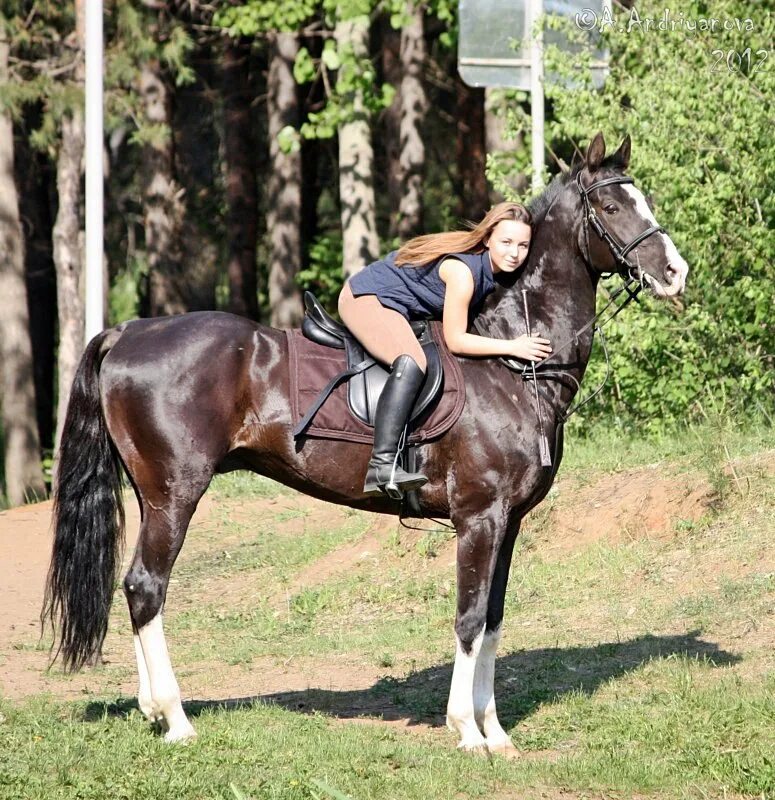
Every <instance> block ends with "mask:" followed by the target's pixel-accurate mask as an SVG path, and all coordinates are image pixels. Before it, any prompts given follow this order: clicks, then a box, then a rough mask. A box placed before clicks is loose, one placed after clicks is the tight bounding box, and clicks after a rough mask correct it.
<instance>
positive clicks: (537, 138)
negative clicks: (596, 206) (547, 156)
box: [526, 0, 544, 191]
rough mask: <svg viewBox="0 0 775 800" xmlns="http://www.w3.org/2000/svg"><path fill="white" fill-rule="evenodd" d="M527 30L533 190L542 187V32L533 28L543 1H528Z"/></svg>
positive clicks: (539, 15)
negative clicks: (535, 31) (528, 40)
mask: <svg viewBox="0 0 775 800" xmlns="http://www.w3.org/2000/svg"><path fill="white" fill-rule="evenodd" d="M526 10H527V12H528V13H527V15H526V16H527V23H528V24H527V30H528V34H529V35H530V117H531V122H532V137H531V154H532V165H533V190H534V191H535V190H538V189H540V188H541V187H542V186H543V172H544V58H543V44H544V37H543V32H542V31H538V32H537V33H536V35H535V36H534V35H533V34H534V28H535V26H536V23H537V22H538V19H539V18H540V17H541V15H542V14H543V0H528V4H527V6H526Z"/></svg>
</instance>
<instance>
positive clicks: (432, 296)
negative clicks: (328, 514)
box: [339, 203, 551, 495]
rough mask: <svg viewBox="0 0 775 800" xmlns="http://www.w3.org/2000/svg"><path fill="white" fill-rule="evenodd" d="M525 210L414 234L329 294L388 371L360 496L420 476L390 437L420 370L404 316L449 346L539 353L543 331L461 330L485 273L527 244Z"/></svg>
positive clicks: (405, 412)
mask: <svg viewBox="0 0 775 800" xmlns="http://www.w3.org/2000/svg"><path fill="white" fill-rule="evenodd" d="M531 223H532V219H531V216H530V212H529V211H528V210H527V209H526V208H524V207H523V206H521V205H519V204H518V203H500V204H498V205H496V206H494V207H493V208H492V209H490V211H489V212H488V213H487V214H486V216H485V217H484V219H483V220H482V221H481V222H480V223H479V224H478V225H477V226H476V227H475V228H473V229H472V230H470V231H450V232H447V233H432V234H428V235H426V236H418V237H417V238H415V239H412V240H410V241H408V242H407V243H406V244H404V245H403V246H402V247H401V249H400V250H397V251H393V252H392V253H388V255H387V256H385V258H384V259H382V260H381V261H375V262H374V263H373V264H369V266H368V267H365V268H364V269H363V270H361V271H360V272H358V273H356V274H355V275H353V276H352V277H351V278H350V279H349V280H348V281H347V282H346V283H345V285H344V288H343V289H342V292H341V294H340V295H339V315H340V316H341V318H342V321H343V322H344V323H345V325H347V327H348V328H349V329H350V331H351V332H352V334H353V335H354V336H355V337H356V338H357V339H358V341H360V343H361V344H362V345H363V346H364V347H365V348H366V350H368V352H369V353H370V354H371V355H372V356H373V357H374V358H376V359H378V360H379V361H382V362H384V363H385V364H388V365H390V367H391V373H390V375H389V377H388V380H387V383H386V384H385V388H384V390H383V392H382V395H381V396H380V399H379V403H378V404H377V418H376V420H375V427H374V451H373V453H372V457H371V460H370V461H369V468H368V472H367V473H366V482H365V485H364V487H363V491H364V493H365V494H367V495H375V494H379V493H380V491H386V490H388V489H389V490H390V493H391V495H394V494H395V493H396V489H398V490H399V491H400V492H405V491H408V490H410V489H416V488H418V487H420V486H422V485H423V484H424V483H425V482H426V481H427V478H426V477H425V476H424V475H421V474H418V473H408V472H405V471H404V470H403V469H402V468H401V465H400V464H399V463H398V457H399V448H398V444H399V439H400V437H401V433H402V432H403V430H404V428H405V426H406V424H407V420H408V418H409V414H410V412H411V410H412V406H413V405H414V400H415V398H416V396H417V393H418V392H419V390H420V387H421V385H422V382H423V380H424V378H425V369H426V359H425V354H424V353H423V350H422V348H421V347H420V345H419V343H418V342H417V339H416V337H415V335H414V333H413V332H412V329H411V327H410V325H409V322H408V320H410V319H441V320H442V325H443V329H444V339H445V341H446V343H447V347H449V349H450V351H451V352H452V353H455V354H456V355H465V356H515V357H517V358H521V359H524V360H527V361H540V360H541V359H542V358H546V356H548V355H549V353H550V352H551V347H550V344H549V341H548V340H547V339H543V338H541V337H540V336H520V337H518V338H517V339H492V338H490V337H487V336H477V335H476V334H472V333H468V332H467V331H468V325H469V318H470V313H471V310H472V309H475V308H476V307H477V306H478V305H479V304H480V303H481V301H482V300H483V299H484V298H485V297H486V296H487V295H488V294H489V293H490V292H492V291H493V290H494V288H495V281H494V278H493V276H494V275H497V274H498V273H499V272H514V271H516V270H517V269H519V267H520V266H521V265H522V264H523V263H524V261H525V259H526V258H527V253H528V248H529V246H530V234H531V229H530V225H531Z"/></svg>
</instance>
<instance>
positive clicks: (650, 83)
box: [512, 1, 775, 430]
mask: <svg viewBox="0 0 775 800" xmlns="http://www.w3.org/2000/svg"><path fill="white" fill-rule="evenodd" d="M681 11H682V16H683V18H684V19H686V20H700V19H706V18H708V17H709V16H710V13H711V12H708V11H707V10H706V4H705V3H701V2H696V1H695V2H690V3H689V4H688V5H687V6H685V7H682V9H681ZM665 13H666V12H665V10H664V6H662V5H659V4H657V3H655V2H647V3H643V4H638V10H637V12H630V11H627V10H623V9H618V10H617V11H616V13H615V14H614V17H613V19H614V21H615V24H614V25H611V26H609V25H603V26H602V27H603V31H602V33H603V37H604V40H605V42H606V44H607V46H608V48H609V49H610V53H611V58H610V74H609V75H608V78H607V80H606V83H605V86H604V88H603V89H602V90H600V91H597V90H595V89H594V88H593V87H592V85H591V81H590V75H589V69H588V67H589V62H590V58H591V53H590V52H589V51H588V50H587V51H584V50H580V52H579V54H578V55H576V56H575V57H569V56H564V55H562V54H560V53H558V52H557V51H556V50H554V51H553V50H552V48H548V49H547V69H548V70H550V71H554V72H556V73H557V74H558V75H561V76H564V77H565V78H566V79H567V80H568V81H571V85H570V87H568V88H565V87H563V86H561V85H559V84H553V85H551V84H550V85H548V86H547V94H548V96H549V98H550V99H551V101H552V104H553V119H551V120H549V121H548V124H547V140H548V141H549V143H550V145H551V147H552V148H553V149H554V150H555V151H558V152H560V151H561V152H569V149H570V145H571V143H572V144H575V145H578V146H579V147H580V148H581V149H582V151H583V148H584V147H585V146H586V142H587V141H588V140H589V139H590V138H591V136H592V135H593V134H594V133H595V132H596V131H597V130H602V131H604V133H605V134H606V139H607V143H608V147H609V150H611V149H613V148H615V147H616V146H618V144H619V142H620V141H621V139H622V138H623V136H624V134H625V133H629V134H630V135H631V136H632V139H633V157H632V163H631V167H630V173H631V174H632V175H633V176H634V177H635V179H636V183H637V185H638V186H639V187H640V188H641V189H643V191H644V192H645V193H646V194H647V195H651V197H652V198H653V201H654V204H655V213H656V216H657V219H658V220H659V222H660V223H661V224H663V225H664V226H665V227H666V228H668V230H669V231H670V235H671V237H672V239H673V241H674V242H675V243H676V246H677V247H678V249H679V251H680V252H681V253H682V254H683V255H684V257H685V258H686V260H687V262H688V263H689V267H690V273H689V278H688V282H687V290H686V296H685V307H684V308H679V307H678V306H677V305H669V304H664V303H658V302H655V301H646V302H644V303H643V306H644V308H642V309H641V310H640V311H639V312H638V311H637V310H636V309H633V310H632V311H629V313H627V314H626V315H622V316H621V317H619V318H618V319H617V321H616V323H615V324H614V325H612V326H611V332H610V334H609V338H610V344H609V349H610V351H611V356H612V366H613V369H614V373H615V387H614V391H613V392H609V393H608V394H607V395H606V396H605V397H604V398H603V400H601V401H600V402H598V403H597V404H596V405H595V407H594V408H592V409H591V410H590V411H588V412H586V410H585V413H586V417H587V419H589V418H591V417H600V416H603V415H606V416H608V415H613V417H614V419H615V420H616V421H617V423H618V424H620V425H625V424H629V423H631V422H632V421H633V420H637V421H638V423H639V424H643V425H645V426H646V427H647V428H649V429H653V430H656V429H657V428H659V427H660V426H662V425H664V424H665V421H666V420H680V419H684V418H686V417H687V416H693V415H697V414H698V413H699V409H700V407H701V404H702V403H703V402H705V401H706V400H707V399H708V398H711V397H718V396H719V394H720V393H721V392H722V391H723V392H725V396H726V397H727V398H734V405H735V410H736V411H738V412H741V413H746V412H749V411H750V410H751V409H755V408H756V407H757V406H759V405H760V404H763V405H766V406H767V407H768V408H772V400H773V388H774V387H773V353H775V328H773V326H772V324H771V318H772V307H773V301H775V294H774V293H773V285H775V283H774V278H775V272H774V271H773V266H772V265H773V260H774V259H775V236H774V235H773V229H775V194H773V186H775V162H774V161H773V159H772V157H771V155H772V147H773V134H772V130H773V119H772V110H771V104H770V103H769V102H768V98H772V97H773V95H774V93H775V68H773V67H774V66H775V65H773V64H772V63H771V60H772V53H771V52H769V51H768V48H769V47H770V43H771V41H772V36H773V32H775V22H773V19H772V17H771V16H769V15H767V14H765V13H764V11H763V10H761V11H760V10H759V9H758V8H756V7H754V6H752V5H751V4H750V3H742V2H724V3H718V4H714V6H713V11H712V15H713V17H714V18H717V19H718V20H719V21H720V22H719V24H718V25H717V27H716V30H715V31H700V30H697V31H695V32H691V33H687V31H686V30H683V29H681V28H678V29H676V30H670V29H667V30H659V29H656V28H654V27H652V28H651V29H649V30H646V29H645V22H644V20H646V18H651V19H653V20H656V21H657V22H658V21H659V20H660V19H662V18H663V17H664V14H665ZM747 18H750V19H751V23H750V24H748V23H746V22H745V20H746V19H747ZM725 20H732V21H733V22H732V24H730V25H725V24H724V21H725ZM734 20H740V21H741V27H742V29H738V26H737V24H736V23H735V22H734ZM654 24H655V25H656V24H657V23H654ZM751 25H752V26H753V30H746V28H750V27H751ZM554 26H555V27H556V26H557V23H554ZM566 27H567V28H568V29H569V32H568V35H569V36H570V37H573V35H574V32H573V30H572V27H573V26H572V24H569V25H567V26H566ZM575 33H576V38H577V39H578V38H579V37H578V33H579V32H578V31H576V32H575ZM749 48H750V49H749ZM762 52H765V53H766V52H769V55H768V56H767V59H768V60H764V61H762ZM757 53H759V55H757ZM730 54H731V55H730ZM728 61H729V63H728ZM730 64H731V66H730ZM512 124H513V126H514V127H515V128H521V129H522V130H524V131H525V133H526V134H528V135H529V126H526V125H525V121H524V120H520V119H519V117H518V115H515V116H514V117H513V118H512ZM603 294H604V291H603ZM603 369H604V366H603V364H602V363H601V360H600V359H597V361H596V362H594V363H593V364H592V366H591V369H590V373H589V376H588V378H587V382H588V384H592V382H593V381H595V380H597V379H599V378H600V377H601V376H602V372H603Z"/></svg>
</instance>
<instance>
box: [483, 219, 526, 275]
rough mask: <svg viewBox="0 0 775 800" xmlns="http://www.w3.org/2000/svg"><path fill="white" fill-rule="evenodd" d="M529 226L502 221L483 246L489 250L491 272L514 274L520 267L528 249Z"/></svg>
mask: <svg viewBox="0 0 775 800" xmlns="http://www.w3.org/2000/svg"><path fill="white" fill-rule="evenodd" d="M530 234H531V230H530V226H529V225H526V224H525V223H524V222H516V221H515V220H513V219H502V220H501V221H500V222H499V223H498V224H497V225H496V226H495V227H494V228H493V229H492V233H491V234H490V238H489V239H488V240H486V241H485V245H486V246H487V247H489V249H490V262H491V263H492V271H493V272H514V271H515V270H517V269H519V267H521V266H522V264H523V263H524V261H525V259H526V258H527V251H528V249H529V248H530Z"/></svg>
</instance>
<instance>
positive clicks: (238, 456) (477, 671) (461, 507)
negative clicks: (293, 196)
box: [42, 134, 688, 754]
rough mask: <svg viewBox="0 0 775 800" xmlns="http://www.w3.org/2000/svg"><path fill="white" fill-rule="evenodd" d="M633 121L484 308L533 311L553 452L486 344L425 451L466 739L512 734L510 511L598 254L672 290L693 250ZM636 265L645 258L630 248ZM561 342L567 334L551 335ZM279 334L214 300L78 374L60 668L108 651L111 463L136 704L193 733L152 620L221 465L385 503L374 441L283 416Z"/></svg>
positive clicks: (157, 324) (591, 162)
mask: <svg viewBox="0 0 775 800" xmlns="http://www.w3.org/2000/svg"><path fill="white" fill-rule="evenodd" d="M629 157H630V141H629V137H627V138H625V140H624V142H623V143H622V145H621V146H620V147H619V149H618V150H617V151H616V152H615V153H614V154H612V155H611V156H609V157H608V158H605V142H604V141H603V137H602V135H601V134H598V135H597V136H596V137H595V139H594V140H593V141H592V143H591V144H590V145H589V148H588V150H587V154H586V159H585V160H584V162H583V163H580V164H577V165H576V166H575V167H574V168H573V169H572V170H571V172H570V174H568V175H565V176H563V177H561V178H557V179H555V181H554V182H553V183H552V184H551V185H550V186H549V187H548V188H547V190H546V191H545V192H544V194H543V195H542V196H541V197H539V198H538V200H537V201H536V202H535V203H534V204H533V211H534V216H535V220H536V224H535V230H534V236H533V242H532V247H531V250H530V256H529V260H528V262H527V264H526V266H525V267H524V269H523V270H522V273H521V275H519V276H518V277H516V279H514V277H513V276H512V278H511V280H510V281H509V280H508V279H503V278H502V276H498V280H499V285H498V287H497V290H496V291H495V292H494V293H493V294H491V295H490V296H489V297H488V298H487V300H486V301H485V304H484V306H483V309H482V311H481V313H480V315H479V317H478V324H479V325H480V329H481V330H484V331H486V332H487V333H489V335H492V336H498V337H508V338H514V337H516V336H518V335H521V334H522V333H524V331H525V320H524V314H523V311H522V308H523V306H522V290H527V292H528V296H529V298H530V316H531V324H532V329H533V330H534V331H536V332H540V333H541V334H542V335H544V336H546V337H548V338H549V339H551V341H552V343H553V345H554V346H555V358H554V362H553V368H554V369H555V370H560V371H561V372H562V374H563V375H565V376H568V377H569V380H562V379H560V380H546V381H542V387H541V388H542V391H543V396H544V402H545V407H546V409H547V411H548V412H549V413H547V418H546V430H545V434H546V436H547V438H548V441H549V447H550V449H551V451H552V452H553V453H554V463H553V467H552V468H547V467H542V466H541V464H540V459H539V446H538V423H537V415H536V407H535V406H534V404H533V401H532V387H531V386H530V385H529V384H528V383H526V382H525V381H523V380H522V379H521V378H519V377H518V376H516V375H515V374H513V373H512V372H511V371H509V370H508V369H507V368H506V366H504V365H503V364H502V363H500V362H499V361H498V360H497V359H489V358H461V359H460V363H461V368H462V371H463V375H464V377H465V384H466V404H465V408H464V410H463V414H462V416H461V417H460V419H459V421H458V422H457V423H456V425H455V426H453V428H452V429H450V430H449V431H448V432H447V433H446V434H445V435H444V436H442V437H441V438H440V439H438V440H436V441H433V442H431V443H427V444H423V445H421V446H420V447H419V450H418V464H417V467H418V471H420V472H423V473H424V474H425V475H427V476H428V479H429V480H428V483H427V484H426V485H425V486H424V487H422V489H421V492H420V502H421V505H422V509H423V511H424V512H425V513H426V514H427V515H428V516H434V515H435V516H440V517H445V518H448V519H450V520H451V521H452V523H453V524H454V526H455V528H456V531H457V614H456V619H455V635H456V645H457V647H456V657H455V666H454V672H453V676H452V685H451V689H450V696H449V703H448V706H447V721H448V724H449V725H450V727H452V728H453V729H455V730H457V731H458V732H459V734H460V737H461V741H460V746H461V747H463V748H465V749H482V750H485V749H489V750H490V751H495V752H502V753H505V754H508V753H509V752H513V751H514V747H513V745H512V743H511V740H510V738H509V736H508V735H507V734H506V732H505V731H504V730H503V728H502V727H501V725H500V723H499V722H498V717H497V713H496V709H495V697H494V691H493V679H494V670H495V653H496V649H497V645H498V640H499V638H500V632H501V621H502V619H503V604H504V596H505V590H506V582H507V580H508V573H509V566H510V563H511V555H512V550H513V547H514V541H515V539H516V536H517V532H518V531H519V526H520V521H521V519H522V518H523V516H524V515H525V514H526V513H527V511H528V510H529V509H531V508H532V507H533V506H535V505H536V503H538V502H540V500H541V499H543V497H544V496H545V495H546V493H547V492H548V490H549V488H550V486H551V484H552V481H553V479H554V475H555V472H556V469H557V466H558V464H559V461H560V458H561V454H562V426H561V424H559V423H558V422H557V420H558V419H560V418H561V414H562V412H563V411H564V410H565V409H567V408H568V406H569V404H570V403H571V401H572V399H573V397H574V394H575V392H576V386H577V384H576V383H575V381H581V379H582V377H583V374H584V370H585V367H586V364H587V360H588V358H589V355H590V350H591V347H592V338H593V331H592V328H591V326H589V325H587V323H588V322H589V321H590V320H591V318H592V317H593V316H594V314H595V293H596V287H597V283H598V280H599V277H600V274H601V273H605V272H610V271H616V272H625V273H627V272H629V273H630V275H632V270H636V271H637V276H638V278H639V279H640V280H641V282H642V283H643V284H645V285H648V286H650V288H651V289H652V291H653V292H654V293H655V294H657V295H659V296H662V297H669V296H674V295H677V294H679V293H680V292H682V291H683V288H684V284H685V280H686V275H687V272H688V267H687V265H686V262H685V261H684V260H683V259H682V258H681V256H680V255H679V254H678V252H677V250H676V248H675V246H674V245H673V243H672V241H671V240H670V238H669V237H668V236H667V234H666V233H665V232H664V231H663V230H662V229H661V228H659V226H657V224H656V222H655V220H654V217H653V216H652V214H651V212H650V210H649V208H648V206H647V204H646V202H645V199H644V197H643V195H642V194H641V193H640V192H639V191H638V190H637V189H635V188H634V186H633V185H632V181H631V179H629V178H626V177H625V176H624V175H623V172H624V170H625V169H626V167H627V164H628V162H629ZM635 265H637V266H635ZM558 348H559V350H558ZM294 422H295V421H294V420H293V419H291V416H290V403H289V376H288V357H287V352H286V338H285V334H284V333H283V332H281V331H278V330H273V329H271V328H267V327H264V326H261V325H258V324H255V323H253V322H251V321H249V320H247V319H242V318H240V317H236V316H232V315H230V314H224V313H218V312H201V313H192V314H184V315H181V316H177V317H168V318H161V319H144V320H135V321H133V322H129V323H125V324H122V325H119V326H117V327H115V328H112V329H110V330H106V331H104V332H102V333H100V334H99V335H98V336H96V337H95V338H94V339H93V340H92V341H91V343H90V344H89V345H88V347H87V348H86V351H85V353H84V355H83V358H82V360H81V363H80V366H79V368H78V372H77V375H76V378H75V381H74V385H73V389H72V394H71V397H70V404H69V408H68V411H67V419H66V423H65V428H64V436H63V441H62V449H61V454H60V466H59V474H58V482H57V487H56V495H55V512H54V513H55V527H56V530H55V539H54V547H53V555H52V562H51V568H50V572H49V577H48V583H47V590H46V599H45V603H44V609H43V614H42V618H43V619H44V620H48V621H51V622H52V623H53V624H55V625H57V624H58V631H59V645H58V647H59V649H58V653H59V654H61V655H62V657H63V660H64V664H65V667H66V668H69V669H78V668H80V667H81V666H83V665H84V664H86V663H89V662H92V661H93V660H95V658H97V657H98V656H99V654H100V652H101V647H102V643H103V640H104V637H105V633H106V630H107V620H108V613H109V610H110V605H111V599H112V595H113V588H114V583H115V580H116V578H117V575H116V571H117V569H118V564H119V555H118V554H119V552H120V546H121V542H122V536H123V508H122V497H121V475H122V469H123V470H125V471H126V473H127V474H128V476H129V479H130V481H131V483H132V486H133V487H134V490H135V493H136V495H137V499H138V502H139V504H140V509H141V514H142V521H141V526H140V535H139V539H138V543H137V548H136V551H135V554H134V559H133V561H132V565H131V567H130V569H129V571H128V573H127V575H126V577H125V579H124V591H125V593H126V597H127V600H128V603H129V611H130V615H131V620H132V628H133V631H134V642H135V650H136V655H137V667H138V672H139V697H138V700H139V705H140V708H141V710H142V711H143V712H144V713H145V714H146V715H147V716H148V717H149V718H150V719H152V720H157V721H159V722H161V723H163V725H164V726H165V728H166V738H167V740H169V741H179V740H184V739H188V738H190V737H191V736H194V735H195V733H194V729H193V728H192V726H191V724H190V723H189V721H188V719H187V718H186V715H185V713H184V711H183V707H182V704H181V700H180V690H179V688H178V683H177V681H176V678H175V675H174V673H173V670H172V666H171V663H170V658H169V655H168V652H167V645H166V641H165V638H164V633H163V630H162V611H163V608H164V602H165V598H166V593H167V586H168V582H169V578H170V572H171V570H172V567H173V564H174V563H175V559H176V557H177V555H178V552H179V551H180V548H181V546H182V545H183V540H184V538H185V535H186V529H187V527H188V524H189V521H190V519H191V516H192V514H193V513H194V510H195V508H196V506H197V503H198V502H199V499H200V498H201V497H202V495H203V494H204V492H205V490H206V489H207V487H208V485H209V484H210V481H211V479H212V477H213V475H214V474H215V473H216V472H227V471H230V470H235V469H249V470H253V471H254V472H257V473H259V474H261V475H266V476H268V477H269V478H273V479H275V480H278V481H281V482H282V483H284V484H287V485H288V486H291V487H293V488H294V489H298V490H299V491H301V492H305V493H307V494H310V495H313V496H315V497H318V498H321V499H323V500H328V501H330V502H333V503H340V504H343V505H348V506H351V507H353V508H359V509H366V510H370V511H376V512H382V513H387V514H396V513H397V512H398V504H397V503H396V502H395V501H393V500H389V499H388V498H384V499H383V498H365V497H363V496H362V495H361V488H362V486H363V476H364V474H365V471H366V464H367V461H368V460H369V456H370V452H371V448H370V446H368V445H365V444H354V443H342V442H337V441H333V440H328V439H312V438H303V439H301V440H300V441H299V442H295V441H294V438H293V435H292V433H291V430H292V428H293V425H294Z"/></svg>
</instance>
